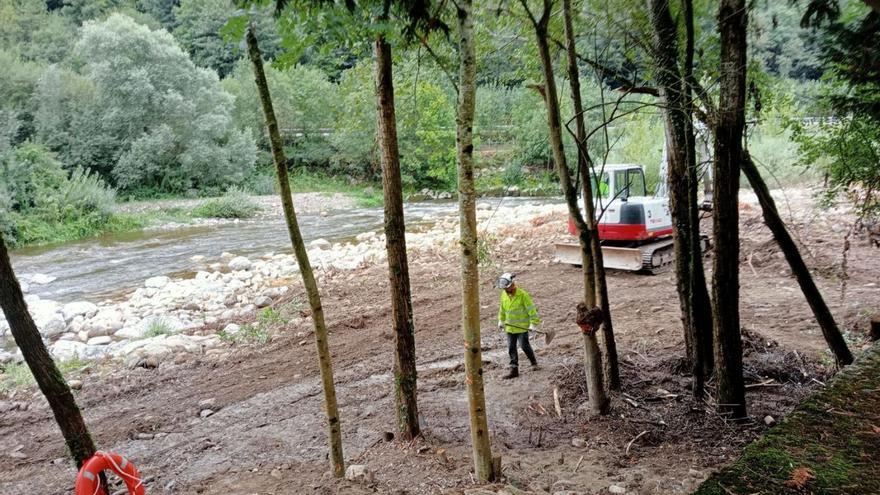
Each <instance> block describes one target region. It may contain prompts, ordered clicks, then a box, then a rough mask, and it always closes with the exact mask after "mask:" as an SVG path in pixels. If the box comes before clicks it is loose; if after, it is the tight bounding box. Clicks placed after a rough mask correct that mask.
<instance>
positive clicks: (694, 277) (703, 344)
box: [683, 0, 715, 397]
mask: <svg viewBox="0 0 880 495" xmlns="http://www.w3.org/2000/svg"><path fill="white" fill-rule="evenodd" d="M683 10H684V19H685V32H686V36H685V40H686V41H685V62H684V85H685V93H684V94H685V110H686V112H685V122H686V124H687V133H686V139H687V186H688V212H689V217H690V224H691V229H690V235H691V237H690V242H691V252H692V253H693V256H691V266H690V267H689V270H688V271H689V273H690V287H689V290H690V293H691V296H692V297H693V298H694V299H693V305H692V306H693V309H694V312H693V322H694V327H695V331H696V337H697V341H698V342H697V346H696V347H695V348H694V351H695V352H696V354H695V360H694V363H693V364H694V369H693V373H694V388H693V392H694V395H695V396H698V397H699V396H701V395H703V389H704V384H705V380H706V379H708V377H709V375H711V374H712V367H713V366H714V361H715V360H714V357H713V355H712V301H711V299H710V298H709V290H708V288H707V287H706V272H705V270H704V269H703V247H702V239H701V235H700V205H699V204H697V191H698V190H699V182H700V180H699V177H698V176H697V168H698V166H699V165H698V164H697V139H696V134H695V131H694V86H695V84H694V81H695V79H694V6H693V2H692V0H683ZM706 182H707V183H708V182H709V181H708V180H707V181H706Z"/></svg>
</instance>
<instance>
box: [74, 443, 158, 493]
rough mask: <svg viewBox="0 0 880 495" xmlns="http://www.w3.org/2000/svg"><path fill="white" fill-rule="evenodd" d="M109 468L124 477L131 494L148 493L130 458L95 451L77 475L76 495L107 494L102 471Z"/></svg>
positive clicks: (123, 479)
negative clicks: (103, 485) (129, 460)
mask: <svg viewBox="0 0 880 495" xmlns="http://www.w3.org/2000/svg"><path fill="white" fill-rule="evenodd" d="M105 469H109V470H111V471H113V472H114V473H116V475H117V476H119V477H120V478H122V481H124V482H125V486H126V488H128V493H129V495H146V493H147V492H146V491H145V490H144V484H143V483H142V482H141V475H140V473H138V470H137V468H135V467H134V464H132V463H130V462H128V459H126V458H125V457H122V456H121V455H119V454H115V453H113V452H101V451H100V450H99V451H97V452H95V455H93V456H92V457H89V458H88V460H86V462H84V463H83V467H82V469H80V470H79V474H77V475H76V491H75V492H76V495H107V494H106V493H105V492H104V489H103V488H101V479H100V477H99V475H100V474H101V471H104V470H105Z"/></svg>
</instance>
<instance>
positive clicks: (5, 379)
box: [0, 356, 91, 392]
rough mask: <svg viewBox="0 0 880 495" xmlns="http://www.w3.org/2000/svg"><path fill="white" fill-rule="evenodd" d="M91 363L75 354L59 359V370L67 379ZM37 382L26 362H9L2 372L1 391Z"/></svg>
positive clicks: (0, 377) (0, 376)
mask: <svg viewBox="0 0 880 495" xmlns="http://www.w3.org/2000/svg"><path fill="white" fill-rule="evenodd" d="M90 364H91V363H90V362H89V361H87V360H84V359H82V358H80V357H79V356H75V357H73V358H71V359H68V360H65V361H57V362H56V363H55V365H56V366H58V370H59V371H60V372H61V375H62V376H64V377H65V378H66V379H69V378H70V377H72V376H74V375H76V374H78V373H79V372H81V371H82V370H83V369H85V368H86V367H88V366H89V365H90ZM36 384H37V382H36V379H34V375H33V374H32V373H31V370H30V368H28V366H27V364H25V363H9V364H6V365H5V366H4V368H3V372H2V373H0V392H12V391H15V390H22V389H27V388H31V387H33V386H35V385H36Z"/></svg>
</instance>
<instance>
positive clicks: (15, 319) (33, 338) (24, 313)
mask: <svg viewBox="0 0 880 495" xmlns="http://www.w3.org/2000/svg"><path fill="white" fill-rule="evenodd" d="M0 307H2V308H3V314H5V315H6V321H7V322H8V323H9V329H10V330H11V331H12V337H13V338H14V339H15V343H16V345H18V348H19V349H21V353H22V355H24V360H25V362H26V363H27V365H28V368H30V370H31V373H32V374H33V375H34V379H35V380H36V381H37V385H38V386H39V387H40V391H41V392H43V395H44V396H45V397H46V400H47V401H49V407H50V408H52V414H54V415H55V422H57V423H58V427H59V428H60V429H61V434H62V435H64V441H65V442H66V443H67V448H68V449H69V450H70V454H71V455H72V456H73V459H74V460H75V461H76V467H77V468H80V467H82V465H83V462H85V461H86V460H87V459H88V458H89V457H91V456H93V455H94V454H95V450H96V449H95V444H94V442H93V441H92V437H91V435H89V430H88V428H86V424H85V422H84V421H83V417H82V414H80V410H79V407H78V406H77V405H76V400H75V399H74V398H73V393H71V391H70V387H68V386H67V382H66V381H65V380H64V376H63V375H62V374H61V371H60V370H59V369H58V367H57V366H55V362H54V361H53V360H52V356H51V355H50V354H49V349H47V348H46V345H45V344H44V343H43V339H42V337H41V336H40V331H39V330H37V326H36V324H34V320H33V318H31V315H30V313H28V309H27V304H26V303H25V302H24V295H22V293H21V285H19V283H18V279H17V278H15V273H14V272H13V270H12V263H10V261H9V253H8V252H7V251H6V243H5V241H4V240H3V236H2V235H0Z"/></svg>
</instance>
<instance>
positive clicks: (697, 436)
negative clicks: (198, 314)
mask: <svg viewBox="0 0 880 495" xmlns="http://www.w3.org/2000/svg"><path fill="white" fill-rule="evenodd" d="M794 211H795V212H796V213H797V214H796V215H795V219H794V220H795V223H794V225H795V227H796V228H795V231H796V233H797V234H798V237H799V238H800V239H802V240H806V241H807V247H808V248H809V255H808V263H809V264H810V265H811V266H812V267H814V268H815V269H816V273H817V274H819V275H820V277H819V279H818V283H819V286H820V288H821V289H822V290H823V293H824V294H825V295H826V298H827V301H828V303H829V305H830V306H831V309H832V311H833V312H834V314H835V316H836V317H837V319H838V322H839V323H840V324H841V325H842V326H843V328H844V329H845V330H846V332H847V337H848V338H849V339H850V341H851V346H852V347H853V349H854V350H856V351H857V350H858V349H860V348H861V346H862V345H863V342H864V340H865V332H866V329H867V322H868V320H869V318H870V316H871V314H872V313H873V312H876V311H878V310H880V288H878V286H877V282H878V280H880V256H878V254H880V251H878V250H877V249H875V248H872V247H870V246H869V245H868V242H867V241H865V240H861V239H860V238H858V237H853V238H852V239H851V249H850V250H849V252H848V254H847V259H846V264H847V266H848V270H847V272H848V278H846V292H845V294H844V295H842V293H841V281H842V280H844V278H843V273H842V272H841V270H840V266H841V262H842V259H843V258H842V256H843V254H842V253H843V252H842V246H843V240H844V236H845V234H846V226H847V225H848V222H850V221H851V218H849V217H848V215H847V214H846V212H845V211H839V210H834V211H831V212H821V213H815V210H813V209H812V208H795V209H794ZM759 214H760V211H759V210H758V209H757V208H756V207H751V206H749V205H748V204H745V205H743V212H742V224H741V226H742V230H741V234H742V237H743V243H742V265H741V267H742V273H741V275H742V277H741V287H742V303H741V308H742V322H743V327H744V335H745V337H744V339H745V343H744V345H745V348H746V358H745V363H746V374H747V377H746V379H747V383H749V384H750V385H749V388H748V389H747V396H748V410H749V415H750V416H749V419H748V420H746V421H742V422H737V423H730V422H726V421H725V420H724V419H723V418H720V417H718V416H717V415H715V414H714V413H713V412H712V404H711V400H709V401H696V400H694V399H693V398H692V397H691V396H690V394H689V387H690V378H689V377H688V376H686V375H684V374H683V373H682V372H681V371H680V369H679V368H680V367H679V366H678V364H679V362H680V359H681V355H682V352H683V343H682V334H681V329H680V320H679V311H678V300H677V295H676V292H675V288H674V278H673V274H672V273H671V272H667V273H664V274H661V275H655V276H648V275H640V274H631V273H620V272H615V273H610V274H609V284H610V296H611V301H612V312H613V317H614V327H615V332H616V338H617V345H618V350H619V353H620V360H621V372H622V378H623V390H622V392H620V393H617V394H615V395H614V396H613V399H612V412H611V414H610V415H608V416H605V417H601V418H589V417H587V416H586V415H584V414H582V413H580V412H579V411H578V406H579V405H580V404H582V403H583V402H584V401H585V394H584V390H583V387H584V385H583V379H582V376H583V366H582V364H581V357H582V351H581V346H580V342H581V340H580V334H579V332H578V330H577V328H576V326H575V325H574V322H573V320H574V307H575V304H576V302H577V297H578V294H579V293H580V287H579V284H580V280H581V277H580V272H579V269H577V268H574V267H570V266H566V265H560V264H554V263H552V262H550V259H551V258H552V243H553V241H554V240H563V239H566V238H567V235H566V234H565V221H564V218H542V219H537V220H535V221H532V222H530V223H529V224H525V225H523V226H521V227H518V228H515V229H510V230H508V231H507V232H502V233H501V234H500V235H499V236H498V237H496V238H494V239H493V240H494V241H496V242H493V243H492V245H493V246H494V247H493V253H492V262H491V266H487V267H486V269H485V270H484V278H483V281H482V282H483V283H482V291H481V298H482V308H483V315H482V321H483V323H484V332H485V333H484V339H483V344H484V345H483V349H484V353H483V357H484V360H485V374H486V377H487V379H486V402H487V408H488V416H489V424H490V429H491V433H492V447H493V450H494V453H495V454H500V455H501V456H502V457H503V476H504V478H503V480H501V481H500V482H499V483H497V484H494V485H487V486H482V487H480V488H483V489H485V490H489V491H493V492H497V491H499V490H500V489H501V488H502V487H507V488H506V489H507V491H508V492H509V493H516V491H515V489H521V490H525V491H528V492H536V493H544V492H549V493H559V492H562V493H569V494H572V493H590V494H592V493H609V488H612V489H613V490H614V492H616V493H623V492H622V491H619V490H618V488H620V489H624V490H625V491H626V492H627V493H639V494H674V493H688V492H690V491H692V490H693V489H694V488H695V487H696V486H697V485H698V484H699V483H700V482H701V481H703V480H704V479H705V478H706V477H707V476H708V475H709V474H710V473H711V472H712V471H714V470H716V469H718V468H719V467H720V466H723V465H725V464H727V463H729V462H730V461H731V460H732V459H734V458H735V457H736V456H738V455H739V454H740V453H741V452H742V449H743V447H744V445H745V444H746V443H748V442H749V441H751V440H753V439H754V438H756V437H757V436H758V435H760V434H761V433H762V432H763V431H765V430H766V429H767V428H768V426H767V424H766V423H765V420H766V421H768V422H773V421H776V422H778V421H779V420H780V419H781V418H783V417H784V416H785V415H786V414H788V413H789V412H790V411H791V410H792V409H793V408H794V406H795V405H796V404H797V403H798V402H799V401H800V400H802V399H803V398H804V397H806V396H807V395H808V394H809V393H810V392H811V391H813V390H815V389H817V388H818V387H820V386H821V383H822V382H823V381H824V380H826V379H827V378H828V376H830V374H831V373H832V369H831V368H830V366H831V360H830V359H829V357H828V354H827V352H826V347H825V345H824V341H823V340H822V336H821V332H820V330H819V328H818V327H817V326H816V324H815V322H814V320H813V317H812V314H811V313H810V310H809V307H808V306H807V304H806V303H805V301H804V300H803V297H802V295H801V294H800V292H799V289H798V287H797V284H796V282H795V280H794V279H793V278H791V276H790V275H789V272H788V269H787V266H786V264H785V261H784V259H782V257H781V253H779V252H778V249H777V248H776V246H775V244H774V243H773V241H772V238H771V237H770V235H769V233H768V232H767V230H766V228H765V227H763V224H762V222H761V220H760V216H759ZM507 237H510V238H513V239H515V241H516V242H513V243H511V242H510V241H506V242H505V241H504V239H505V238H507ZM707 267H709V268H710V267H711V263H710V262H709V259H708V258H707ZM502 269H503V270H504V271H514V272H516V273H517V278H518V281H519V283H520V285H521V286H522V287H523V288H525V289H526V290H528V291H529V292H530V293H531V294H532V296H533V298H534V300H535V302H536V304H537V305H538V308H539V311H540V313H541V316H542V318H543V319H544V324H543V326H544V328H552V329H554V330H556V331H557V336H556V339H555V340H554V341H553V342H552V343H551V344H550V345H544V343H543V342H542V341H541V339H539V338H533V342H534V344H535V348H536V351H537V354H538V359H539V361H540V364H541V368H540V369H539V370H537V371H535V370H530V369H529V368H528V366H526V367H524V369H523V372H522V374H521V377H520V378H519V379H518V380H513V381H507V380H502V379H501V376H502V375H503V374H504V373H505V372H506V368H507V357H506V348H505V345H504V343H503V335H501V334H500V333H499V332H498V331H497V330H496V329H495V317H496V311H497V297H498V294H497V292H496V291H494V290H493V289H492V288H491V282H492V278H493V277H494V275H496V272H498V271H500V270H502ZM411 278H412V284H413V303H414V310H415V324H416V345H417V351H418V361H419V408H420V413H421V416H422V418H423V432H424V438H420V439H418V440H416V441H414V442H409V443H400V442H397V441H390V442H388V441H385V440H384V438H383V437H384V432H387V431H394V429H395V426H394V425H395V423H394V417H393V393H392V383H391V373H390V372H391V363H392V357H391V356H392V340H391V335H390V332H389V319H390V308H389V304H388V297H387V272H386V267H384V266H374V267H368V268H363V269H361V270H358V271H355V272H336V273H327V274H325V277H324V283H323V285H322V293H323V296H324V307H325V310H326V314H327V317H328V323H329V325H330V328H331V332H332V333H331V339H330V344H331V348H332V351H333V365H334V369H335V374H336V383H337V395H338V399H339V404H340V409H341V419H342V426H343V438H344V442H345V454H346V459H347V460H348V462H349V463H353V464H364V465H366V466H367V468H368V469H369V470H370V471H371V472H372V473H373V475H374V477H375V480H374V481H372V482H358V483H355V482H350V481H345V480H336V479H333V478H331V477H330V475H329V466H328V463H327V460H326V451H327V449H326V439H325V430H324V426H323V418H324V413H323V405H322V404H323V400H322V399H323V397H322V393H321V386H320V378H319V376H318V372H317V362H316V361H317V360H316V358H315V356H314V345H313V339H312V337H311V334H308V331H309V328H310V322H309V321H308V320H301V321H300V322H299V323H297V324H296V325H290V326H289V327H288V328H286V329H285V331H284V332H283V333H281V334H280V335H279V336H278V337H277V338H274V339H272V340H271V341H270V342H268V343H267V344H265V345H256V344H254V345H240V346H238V347H236V348H235V350H234V351H233V353H232V354H231V355H229V356H226V357H222V356H201V357H198V358H191V359H190V360H188V361H186V360H178V362H177V363H173V362H168V363H163V364H162V365H161V366H160V367H159V368H157V369H143V368H137V369H134V370H108V369H105V368H101V367H96V368H95V369H93V370H91V372H90V373H88V374H86V375H85V376H84V386H83V388H82V390H80V391H78V392H76V396H77V399H78V401H79V403H80V406H81V407H82V409H83V411H84V413H85V417H86V420H87V422H88V424H89V426H90V427H91V429H92V432H93V435H94V437H95V439H96V442H97V443H98V445H99V446H100V447H102V448H104V449H107V450H112V451H116V452H119V453H123V454H124V455H126V456H127V457H128V458H129V459H130V460H131V461H132V462H133V463H134V464H135V465H136V466H137V467H138V468H139V469H140V471H141V473H142V474H143V476H144V478H145V479H146V486H147V493H150V494H159V493H168V494H171V493H174V494H178V493H181V494H182V493H186V494H190V493H204V494H282V493H284V494H287V493H322V494H323V493H327V494H332V493H355V494H356V493H394V494H422V493H425V494H435V493H438V494H439V493H450V494H457V493H462V492H464V491H465V490H473V489H474V488H478V487H477V485H474V484H473V482H472V479H473V478H472V475H471V460H470V447H469V438H470V434H469V430H468V412H467V411H468V409H467V396H466V390H465V384H464V379H463V366H462V364H461V362H462V356H461V354H462V346H461V337H460V329H459V317H460V302H459V294H458V290H459V279H458V257H457V253H433V254H429V253H420V254H417V255H416V256H414V257H413V258H412V259H411ZM294 292H297V293H299V292H301V288H300V287H299V286H296V291H294ZM304 334H305V335H304ZM521 359H522V358H521ZM710 385H711V384H710ZM554 388H558V391H559V396H560V402H561V407H562V417H558V416H557V414H556V412H555V409H554V405H553V404H554V402H553V390H554ZM200 402H201V404H200ZM0 403H2V404H7V405H9V407H4V408H3V410H5V412H2V413H0V458H2V459H3V462H2V463H0V494H3V495H6V494H13V493H39V494H62V493H70V492H71V491H72V488H73V481H74V478H75V475H76V471H75V468H74V467H73V466H72V465H71V463H70V462H69V461H67V460H65V459H64V458H63V457H64V455H65V451H64V444H63V441H62V438H61V435H60V434H59V432H58V429H57V426H56V425H55V423H54V422H53V420H52V417H51V413H50V411H49V409H48V407H47V406H46V405H45V400H44V399H42V398H41V397H40V396H39V394H38V393H35V391H34V390H29V391H24V392H22V391H19V392H17V393H14V394H8V395H7V396H6V397H0ZM206 407H209V408H210V409H211V410H213V411H214V413H213V414H212V415H210V416H207V417H204V418H202V417H201V416H200V414H199V412H200V410H202V409H204V408H206ZM767 416H770V417H772V421H771V419H770V418H766V417H767Z"/></svg>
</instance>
